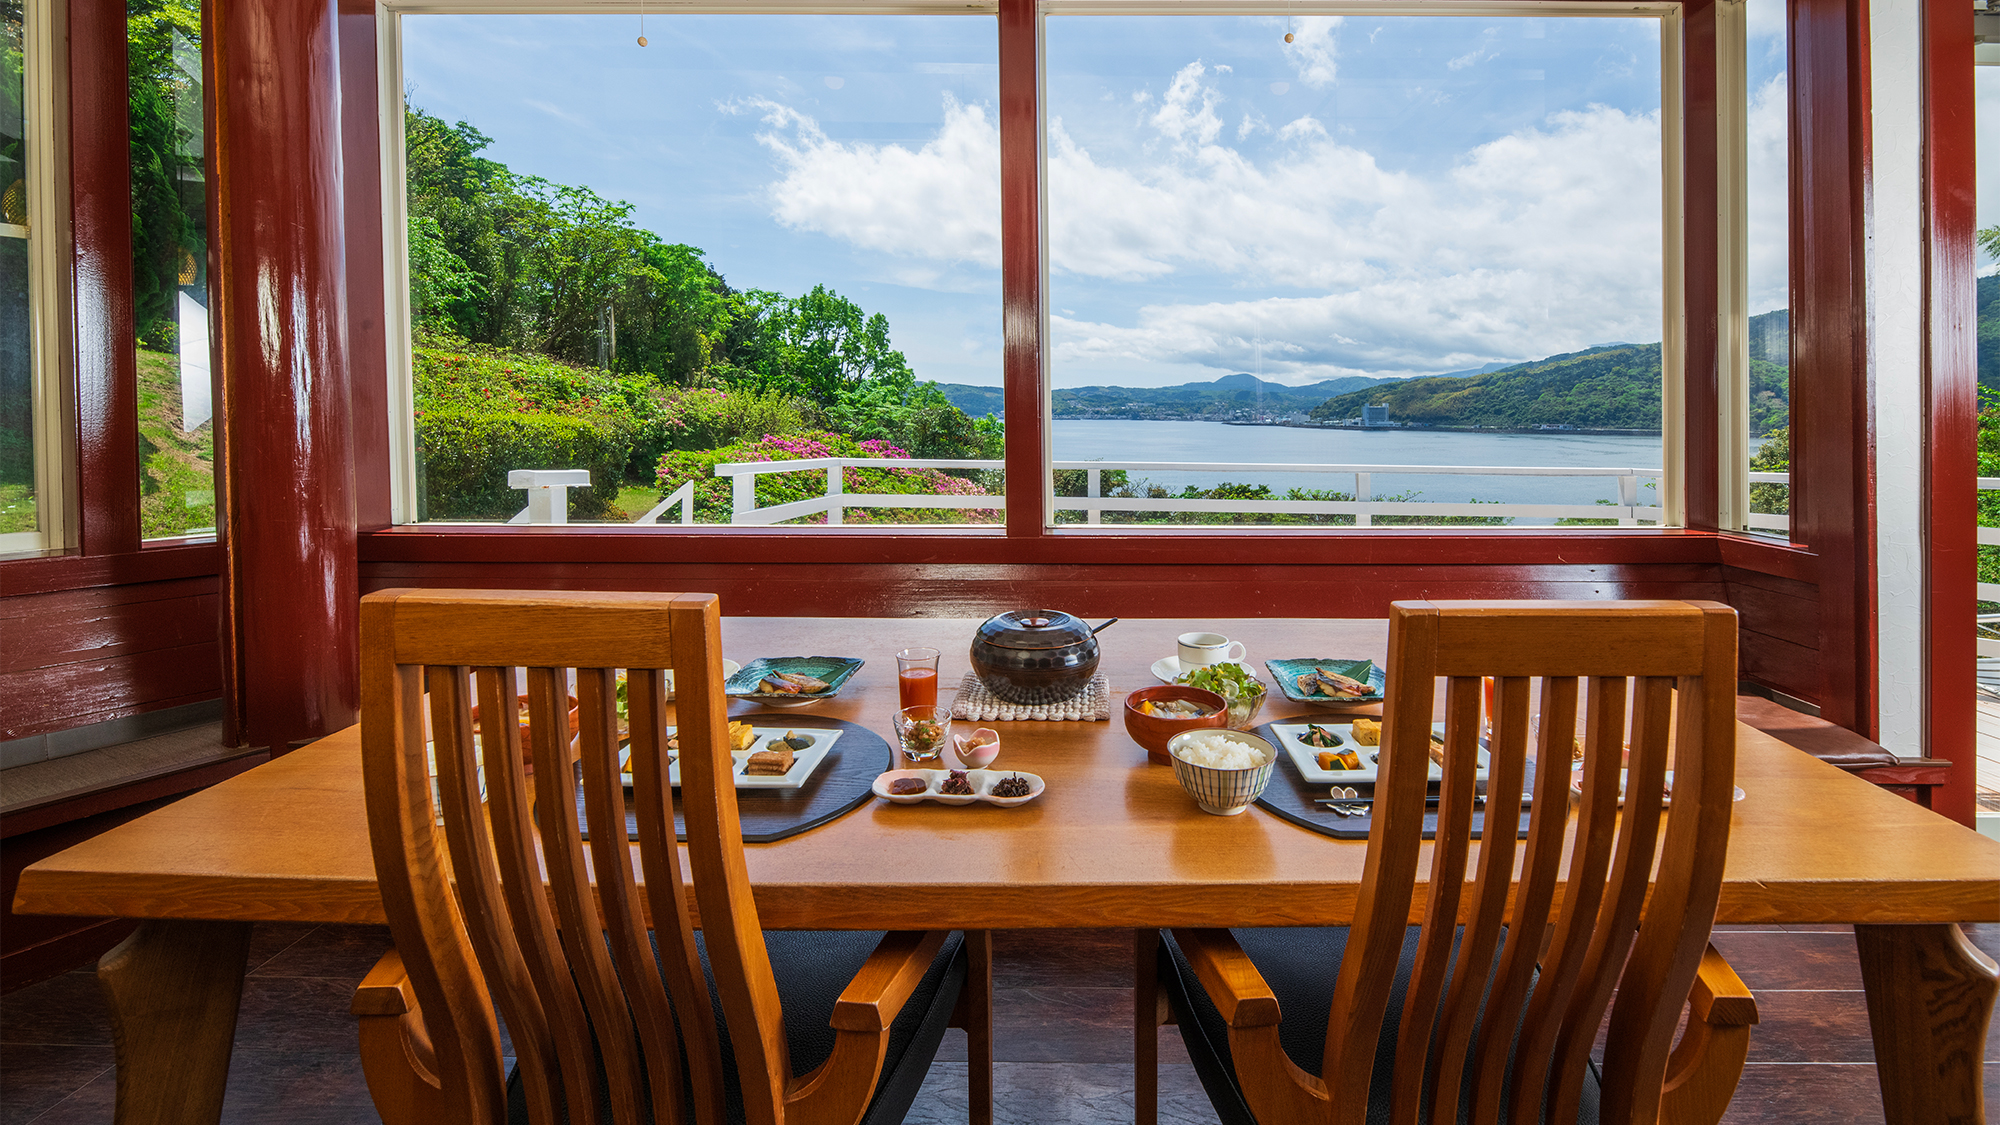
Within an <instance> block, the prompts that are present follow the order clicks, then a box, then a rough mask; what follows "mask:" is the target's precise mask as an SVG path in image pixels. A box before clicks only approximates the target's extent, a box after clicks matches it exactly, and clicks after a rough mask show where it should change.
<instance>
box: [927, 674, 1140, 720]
mask: <svg viewBox="0 0 2000 1125" xmlns="http://www.w3.org/2000/svg"><path fill="white" fill-rule="evenodd" d="M951 717H952V718H954V719H966V720H969V721H972V722H980V723H988V722H994V721H996V720H997V721H999V722H1014V721H1016V720H1021V719H1025V720H1029V721H1032V722H1049V721H1055V720H1082V721H1084V722H1090V723H1105V722H1110V721H1111V683H1110V681H1108V680H1106V679H1105V678H1104V673H1102V672H1099V673H1098V674H1097V675H1096V676H1094V677H1092V678H1091V681H1090V686H1089V687H1086V688H1084V689H1083V691H1082V693H1081V694H1078V695H1074V696H1071V697H1070V698H1068V699H1064V700H1060V701H1058V702H1055V703H1041V704H1037V705H1035V706H1032V707H1031V706H1028V705H1026V704H1022V703H1008V702H1007V701H1005V700H1003V699H1000V698H997V697H996V696H995V695H994V694H993V693H992V692H990V691H987V690H986V685H985V684H983V683H980V682H979V676H978V675H977V674H975V673H972V672H967V673H966V674H965V678H964V679H963V680H960V681H959V682H958V697H957V698H956V699H953V700H952V701H951Z"/></svg>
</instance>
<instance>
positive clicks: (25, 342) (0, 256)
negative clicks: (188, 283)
mask: <svg viewBox="0 0 2000 1125" xmlns="http://www.w3.org/2000/svg"><path fill="white" fill-rule="evenodd" d="M22 16H23V12H22V7H21V5H20V4H19V3H17V2H11V0H10V2H9V3H8V4H7V5H6V6H5V7H4V8H0V551H16V550H33V549H36V548H38V547H40V546H42V535H41V531H42V522H41V514H40V511H39V509H38V507H37V489H36V441H37V437H38V435H37V434H36V432H35V429H36V427H35V420H36V413H37V412H36V395H35V350H34V316H33V305H32V303H31V301H32V298H33V293H32V292H31V285H32V280H31V278H32V274H33V270H32V269H31V268H30V267H31V262H32V258H31V253H32V245H31V238H32V232H33V230H34V223H33V220H34V219H35V217H36V216H34V215H31V214H30V213H29V195H30V192H29V183H30V182H31V181H30V177H31V176H32V175H34V174H37V173H38V172H39V171H40V169H39V168H36V167H33V166H32V165H31V163H30V161H31V159H32V157H33V154H31V153H30V152H29V150H28V144H29V140H30V138H29V136H28V114H27V113H26V112H25V111H26V108H27V107H26V94H27V86H26V83H25V81H24V67H25V64H26V61H27V58H28V54H29V52H28V50H27V40H26V35H25V32H26V27H25V24H24V21H23V19H22Z"/></svg>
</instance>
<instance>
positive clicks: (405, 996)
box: [348, 949, 417, 1016]
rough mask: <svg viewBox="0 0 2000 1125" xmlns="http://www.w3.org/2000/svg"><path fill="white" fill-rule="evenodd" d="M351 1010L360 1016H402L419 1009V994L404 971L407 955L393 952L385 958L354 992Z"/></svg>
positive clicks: (383, 957) (376, 964)
mask: <svg viewBox="0 0 2000 1125" xmlns="http://www.w3.org/2000/svg"><path fill="white" fill-rule="evenodd" d="M348 1010H349V1011H351V1012H353V1013H354V1014H355V1015H357V1016H400V1015H402V1014H403V1013H405V1012H414V1011H416V1010H417V992H416V989H414V988H412V987H411V985H410V974H409V973H408V972H407V971H405V970H404V968H403V955H402V954H400V953H398V952H396V951H395V950H393V949H391V950H390V951H389V952H387V953H384V954H383V955H382V959H381V960H380V961H377V962H375V967H374V968H372V969H370V970H368V975H367V976H365V977H362V978H361V984H360V986H359V987H357V988H355V990H354V1002H353V1004H351V1005H350V1006H349V1007H348Z"/></svg>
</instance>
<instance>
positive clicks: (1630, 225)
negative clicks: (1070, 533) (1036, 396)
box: [385, 0, 1784, 533]
mask: <svg viewBox="0 0 2000 1125" xmlns="http://www.w3.org/2000/svg"><path fill="white" fill-rule="evenodd" d="M1774 2H1775V0H1774ZM392 10H393V6H392ZM958 11H959V13H962V14H936V15H926V14H914V13H913V14H904V15H896V16H878V15H836V14H829V15H757V16H745V15H715V14H691V13H687V12H685V11H683V12H679V13H676V14H673V15H657V14H655V15H651V16H643V17H642V15H641V14H640V12H639V11H638V10H637V9H636V7H635V8H620V9H619V10H618V12H617V13H616V14H608V13H599V14H582V15H519V14H513V13H508V14H414V13H413V14H404V15H398V16H395V17H394V18H393V20H392V24H393V31H392V33H391V34H390V36H389V37H388V42H389V43H390V44H391V47H392V57H391V58H390V59H389V60H388V62H389V63H390V68H389V69H390V70H391V71H392V72H393V78H392V82H393V85H385V88H387V89H393V90H397V91H400V93H401V95H402V98H403V101H404V104H403V105H402V106H401V107H400V112H397V111H396V110H393V109H392V110H391V112H390V113H389V114H388V115H386V116H387V117H388V118H389V119H393V120H394V121H395V122H396V124H398V125H400V128H399V129H391V130H390V131H389V132H390V138H389V142H388V143H389V151H388V153H387V156H388V162H389V164H390V166H391V167H393V168H394V169H395V172H394V173H393V174H394V175H396V176H399V177H400V178H401V179H402V181H403V184H404V187H405V194H404V197H403V198H402V199H400V200H395V201H393V202H392V206H391V210H392V212H393V214H392V216H391V217H392V219H393V220H394V221H392V222H391V223H390V224H389V230H390V237H391V246H390V250H391V254H390V257H391V259H392V262H393V263H394V265H393V267H392V274H393V276H392V293H394V294H397V295H399V296H406V302H407V303H406V308H405V322H406V328H407V330H406V332H405V333H403V337H404V338H403V339H401V340H398V341H395V342H393V343H392V345H391V351H392V353H393V354H392V356H391V363H392V370H396V369H399V370H400V379H399V381H398V386H399V388H400V395H401V398H400V401H398V402H397V404H396V405H395V407H394V408H393V411H394V414H393V417H392V425H393V426H394V428H395V430H396V432H397V433H398V435H399V436H398V438H397V441H398V444H399V446H400V448H401V449H403V450H404V451H405V453H404V454H403V459H402V460H401V461H400V462H399V479H398V481H397V494H396V500H397V503H396V505H395V511H396V519H397V521H398V522H405V523H410V522H424V523H447V522H472V523H508V522H511V523H550V522H561V523H594V524H605V525H633V524H639V525H646V526H664V525H676V526H702V525H734V526H745V525H752V526H756V525H779V524H782V525H785V526H804V525H817V526H831V525H847V526H852V525H893V526H912V525H923V526H931V527H937V526H954V527H961V528H965V529H968V530H974V531H976V530H978V529H980V528H982V527H984V528H988V529H990V530H991V531H994V532H997V531H999V530H1000V528H1001V526H1002V525H1003V523H1004V522H1005V519H1006V515H1005V513H1006V507H1007V495H1008V492H1009V489H1008V484H1009V482H1008V480H1007V478H1006V476H1005V474H1004V473H1003V472H1002V466H1003V464H1004V462H1003V460H1002V458H1003V455H1004V454H1005V452H1006V450H1007V448H1008V446H1007V441H1008V437H1009V427H1008V424H1007V423H1008V419H1007V417H1006V409H1005V406H1006V401H1007V397H1006V394H1005V391H1004V388H1003V386H1002V383H1003V370H1002V357H1003V343H1002V332H1001V323H1002V297H1001V294H1002V284H1001V283H1002V261H1003V249H1004V247H1003V244H1002V237H1001V221H1000V216H1001V212H1002V206H1001V204H1002V200H1001V191H1002V184H1003V182H1005V183H1007V184H1010V185H1016V184H1032V183H1035V182H1037V181H1038V182H1039V184H1040V188H1039V193H1040V194H1039V197H1038V199H1037V201H1036V211H1037V213H1038V214H1039V216H1040V224H1039V225H1040V228H1041V229H1040V234H1039V237H1040V239H1041V240H1042V244H1043V249H1042V252H1041V253H1040V254H1039V255H1038V256H1034V255H1031V256H1030V257H1029V258H1028V259H1026V260H1030V261H1039V262H1040V263H1041V265H1042V270H1043V276H1042V277H1040V278H1038V279H1036V283H1037V290H1036V291H1037V292H1038V293H1039V294H1040V308H1039V312H1040V315H1041V317H1042V323H1043V325H1044V338H1043V340H1042V344H1043V347H1042V363H1043V365H1044V366H1043V372H1042V376H1041V378H1042V386H1043V388H1044V389H1045V390H1044V396H1043V405H1042V417H1041V418H1040V419H1038V420H1036V421H1037V423H1038V424H1036V425H1032V426H1018V425H1017V426H1015V427H1013V430H1014V433H1015V437H1016V440H1017V442H1018V441H1024V440H1032V439H1033V438H1034V437H1036V436H1039V437H1041V438H1043V439H1044V440H1043V445H1044V446H1045V448H1044V449H1043V450H1042V451H1041V452H1042V456H1041V458H1040V461H1041V463H1042V466H1043V471H1042V473H1041V474H1040V479H1038V480H1034V481H1021V480H1016V481H1014V482H1012V483H1013V485H1014V486H1015V495H1016V498H1017V499H1019V498H1020V497H1021V496H1022V495H1023V493H1022V492H1021V491H1020V490H1021V489H1024V488H1032V489H1035V490H1039V491H1041V492H1042V493H1043V503H1041V504H1040V505H1039V506H1038V507H1039V508H1040V510H1043V511H1046V512H1047V513H1048V519H1047V521H1046V523H1045V525H1044V526H1043V530H1046V531H1062V530H1075V531H1079V532H1087V531H1089V530H1090V528H1091V525H1100V526H1101V525H1111V526H1114V527H1117V528H1119V529H1120V530H1136V529H1138V528H1140V527H1157V528H1160V529H1174V528H1201V529H1206V530H1218V529H1227V528H1231V527H1237V528H1244V529H1255V528H1260V527H1261V528H1269V527H1284V528H1314V527H1318V528H1324V529H1328V530H1335V529H1365V528H1390V527H1397V526H1413V525H1415V526H1451V527H1466V528H1480V529H1491V528H1503V529H1504V528H1517V529H1537V530H1547V529H1550V528H1590V527H1608V526H1626V527H1658V526H1669V525H1675V524H1678V523H1680V522H1681V520H1682V518H1683V517H1682V507H1681V501H1680V495H1679V482H1680V479H1681V476H1680V474H1681V465H1680V449H1679V441H1678V437H1679V434H1680V433H1681V432H1682V431H1681V430H1680V428H1679V426H1678V421H1679V419H1678V418H1677V417H1673V416H1670V412H1671V411H1673V410H1674V409H1675V406H1674V404H1675V403H1676V402H1677V401H1678V399H1677V397H1676V394H1675V393H1674V392H1675V388H1677V387H1678V384H1679V381H1680V380H1681V378H1682V371H1681V370H1680V365H1681V363H1682V356H1681V355H1680V354H1679V352H1678V351H1677V350H1676V345H1675V343H1674V341H1676V340H1677V339H1679V338H1680V337H1679V334H1678V330H1677V327H1678V323H1679V321H1678V318H1679V317H1680V316H1681V315H1682V314H1681V307H1680V302H1681V300H1682V297H1683V294H1682V293H1681V292H1680V290H1679V289H1677V288H1676V286H1675V285H1673V284H1670V281H1669V279H1671V278H1676V277H1678V276H1680V268H1681V267H1680V256H1681V253H1682V247H1681V246H1680V244H1679V241H1678V239H1679V237H1680V228H1679V227H1678V226H1677V225H1675V224H1674V223H1670V222H1669V217H1670V216H1673V215H1676V214H1677V208H1678V207H1679V200H1678V193H1679V190H1680V189H1679V185H1678V183H1677V181H1676V179H1675V177H1677V176H1678V175H1679V163H1678V161H1677V159H1675V157H1674V152H1673V146H1674V145H1675V144H1677V143H1678V138H1679V136H1680V123H1679V114H1680V112H1681V106H1680V103H1679V97H1678V90H1679V85H1678V82H1679V78H1680V76H1679V74H1678V68H1679V67H1680V65H1681V61H1680V55H1679V53H1678V52H1679V44H1680V39H1679V34H1678V25H1677V21H1678V19H1679V12H1678V9H1677V8H1676V7H1674V6H1673V5H1670V4H1659V5H1655V6H1645V5H1641V6H1636V7H1635V6H1634V5H1631V4H1621V5H1617V6H1616V7H1615V8H1614V7H1612V6H1606V7H1605V8H1604V9H1603V12H1602V14H1599V13H1598V10H1597V9H1595V8H1592V7H1590V6H1589V5H1572V6H1569V7H1566V8H1563V9H1561V10H1559V11H1558V10H1555V9H1548V8H1539V7H1538V8H1527V7H1509V6H1506V5H1504V4H1496V5H1495V6H1494V7H1493V9H1492V10H1491V11H1490V12H1487V13H1484V14H1465V12H1464V11H1463V10H1462V9H1460V10H1455V11H1454V13H1453V14H1451V15H1437V16H1425V15H1409V14H1405V15H1397V16H1378V15H1374V14H1371V13H1368V12H1365V11H1360V10H1355V11H1340V10H1337V9H1335V8H1332V7H1329V6H1324V5H1321V6H1316V7H1314V8H1313V9H1312V10H1311V11H1309V12H1307V11H1304V10H1300V11H1298V12H1292V11H1289V10H1288V9H1286V8H1285V7H1283V6H1276V7H1269V8H1264V7H1256V6H1251V5H1246V6H1245V12H1246V14H1244V15H1241V16H1234V15H1232V16H1215V15H1204V16H1164V15H1112V16H1106V15H1097V14H1088V15H1085V14H1079V15H1063V14H1060V13H1061V8H1060V7H1059V6H1056V7H1054V8H1052V12H1054V13H1055V14H1050V15H1047V16H1045V17H1043V33H1042V37H1041V41H1040V43H1039V44H1038V46H1037V48H1036V50H1037V63H1038V67H1037V69H1036V71H1035V74H1034V78H1033V81H1034V82H1035V87H1034V89H1032V90H1027V91H1023V92H1025V93H1027V94H1029V95H1030V96H1031V97H1032V98H1033V99H1034V100H1035V104H1038V105H1039V107H1040V111H1041V113H1040V123H1041V127H1042V134H1041V145H1040V147H1041V151H1040V153H1039V154H1038V155H1036V156H1035V157H1034V159H1035V160H1037V162H1038V168H1037V170H1038V176H1037V177H1030V178H1028V179H1003V175H1002V169H1001V155H1000V148H1001V146H1000V128H999V106H1000V104H1001V103H1002V102H1003V101H1004V100H1005V98H1006V96H1007V92H1006V91H1004V90H1002V89H1001V78H1000V71H999V66H998V34H997V28H996V23H995V20H994V18H993V16H992V15H991V14H990V12H988V13H978V12H965V10H964V9H959V10H958ZM642 35H643V37H644V39H645V40H646V45H645V46H641V45H640V44H639V43H638V42H636V40H638V39H640V38H641V37H642ZM1018 73H1020V74H1024V73H1026V72H1018ZM1777 73H1778V76H1779V85H1778V86H1777V87H1776V88H1775V91H1773V90H1770V89H1764V88H1762V87H1758V88H1757V89H1756V90H1755V91H1754V93H1753V94H1752V95H1750V96H1752V97H1755V98H1775V99H1776V101H1775V102H1774V103H1773V104H1777V105H1780V106H1781V105H1782V104H1783V100H1784V89H1783V85H1782V52H1780V56H1779V70H1778V72H1777ZM1670 76H1671V78H1672V80H1671V81H1670V80H1669V77H1670ZM1008 81H1012V82H1023V81H1026V79H1025V78H1022V77H1019V76H1018V75H1017V72H1011V71H1010V78H1009V79H1008ZM1767 85H1768V83H1767ZM1755 104H1762V103H1761V102H1758V103H1755ZM1780 147H1781V148H1782V141H1780ZM1010 159H1016V160H1019V159H1023V157H1021V156H1019V155H1017V156H1015V157H1011V158H1010ZM1753 163H1754V161H1753ZM1010 190H1022V189H1020V188H1019V187H1012V188H1010ZM1739 206H1740V205H1739ZM1766 218H1768V217H1766ZM1776 221H1777V222H1778V223H1779V225H1780V226H1782V224H1783V222H1784V216H1783V212H1782V210H1780V211H1779V212H1778V214H1777V219H1776ZM1752 225H1753V227H1754V226H1755V224H1752ZM1731 229H1733V230H1734V231H1736V232H1737V235H1738V236H1739V237H1740V235H1741V231H1742V230H1743V224H1742V223H1741V222H1738V223H1737V224H1736V225H1735V226H1734V227H1733V228H1731ZM1758 260H1759V261H1760V262H1761V261H1762V259H1761V258H1760V259H1758ZM1760 283H1762V284H1765V287H1766V288H1769V279H1768V278H1762V277H1761V275H1760ZM1776 284H1777V286H1778V291H1779V292H1782V290H1783V288H1784V283H1783V280H1782V277H1781V278H1780V279H1779V280H1778V281H1777V282H1776ZM1018 288H1019V287H1018V285H1017V287H1016V290H1015V291H1018ZM1774 315H1775V316H1776V317H1777V318H1779V319H1782V317H1783V312H1782V309H1781V308H1780V309H1778V310H1777V311H1776V313H1775V314H1774ZM1769 319H1770V318H1768V317H1767V318H1765V320H1767V321H1768V320H1769ZM1015 323H1019V321H1018V319H1017V320H1016V321H1015ZM1760 323H1762V322H1760ZM1767 335H1768V333H1767ZM1760 354H1762V353H1760ZM1782 359H1783V357H1782V355H1780V357H1779V359H1778V360H1770V359H1769V358H1768V356H1767V357H1766V363H1765V366H1769V365H1770V364H1772V363H1782ZM1758 370H1760V371H1761V370H1762V368H1761V367H1760V368H1758ZM1012 377H1015V378H1018V377H1019V373H1018V372H1016V373H1015V375H1014V376H1012ZM1767 381H1768V380H1767ZM1019 405H1020V404H1019V402H1018V400H1017V402H1016V406H1017V408H1018V406H1019ZM1766 413H1769V411H1767V412H1766ZM1781 413H1782V411H1781ZM1016 421H1019V419H1017V420H1016ZM1766 421H1768V419H1766ZM1781 421H1782V420H1781ZM1769 429H1770V427H1762V428H1761V431H1760V434H1759V435H1758V438H1759V439H1760V441H1762V440H1763V439H1764V433H1765V432H1768V431H1769ZM1022 435H1026V436H1025V437H1024V436H1022ZM1755 448H1756V446H1752V445H1746V452H1745V454H1744V455H1745V456H1746V457H1747V456H1749V454H1750V453H1751V452H1754V451H1755ZM1016 452H1017V456H1018V455H1019V452H1020V451H1018V450H1017V451H1016ZM1016 464H1017V466H1018V465H1019V462H1018V461H1017V462H1016ZM1778 519H1779V520H1780V521H1781V520H1782V517H1778ZM1760 522H1769V521H1768V520H1766V521H1760ZM1737 526H1741V525H1740V524H1739V525H1737ZM1020 530H1022V529H1021V528H1019V527H1017V528H1016V531H1017V533H1018V532H1019V531H1020Z"/></svg>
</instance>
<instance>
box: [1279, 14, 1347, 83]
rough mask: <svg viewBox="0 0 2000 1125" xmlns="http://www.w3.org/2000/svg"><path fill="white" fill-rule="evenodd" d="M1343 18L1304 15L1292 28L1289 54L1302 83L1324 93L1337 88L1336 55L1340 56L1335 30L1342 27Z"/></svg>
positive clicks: (1287, 46)
mask: <svg viewBox="0 0 2000 1125" xmlns="http://www.w3.org/2000/svg"><path fill="white" fill-rule="evenodd" d="M1342 19H1343V17H1341V16H1301V17H1300V18H1299V19H1298V20H1296V21H1293V22H1292V23H1291V24H1290V25H1289V26H1290V27H1291V29H1292V33H1293V34H1292V39H1293V41H1292V42H1291V43H1288V44H1286V45H1285V53H1286V54H1288V55H1290V56H1291V59H1292V66H1294V67H1295V68H1297V70H1298V72H1299V81H1301V82H1303V83H1305V84H1306V85H1308V86H1311V87H1312V88H1313V89H1315V90H1324V89H1325V88H1327V87H1328V86H1331V85H1333V80H1334V77H1335V76H1336V74H1337V73H1338V68H1337V67H1336V66H1335V65H1334V61H1333V60H1334V56H1335V55H1337V54H1338V53H1339V51H1338V47H1339V44H1338V43H1337V42H1335V39H1334V34H1333V30H1334V29H1335V28H1337V27H1339V26H1340V24H1341V21H1342Z"/></svg>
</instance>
